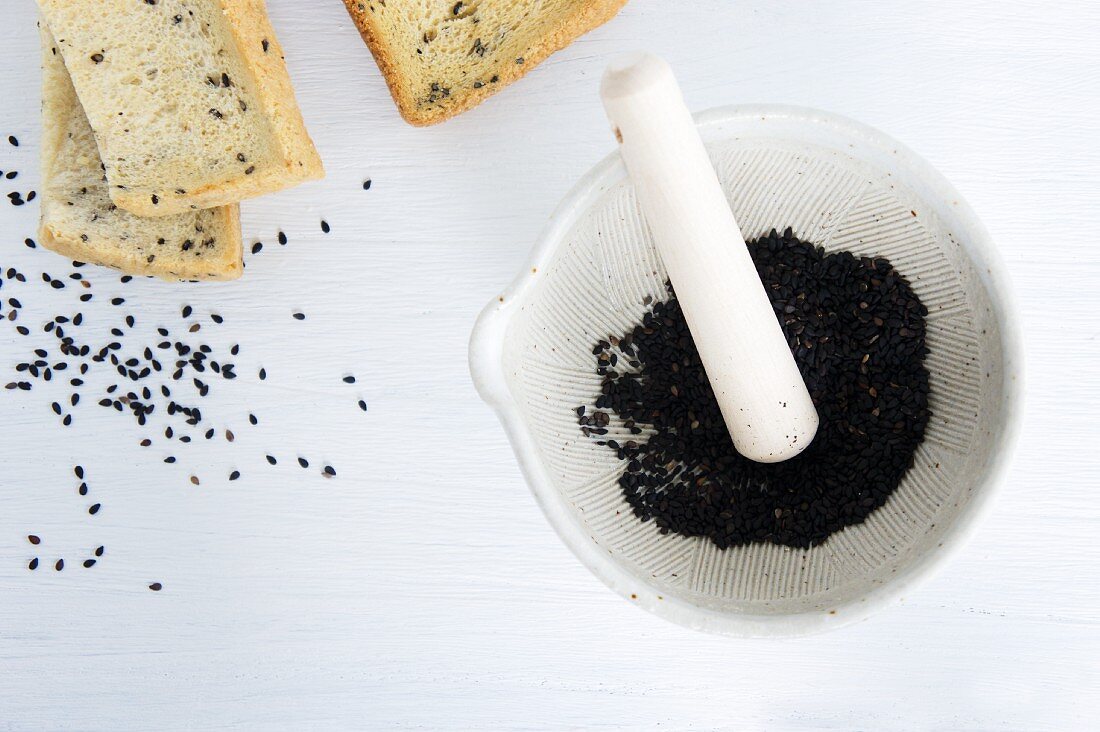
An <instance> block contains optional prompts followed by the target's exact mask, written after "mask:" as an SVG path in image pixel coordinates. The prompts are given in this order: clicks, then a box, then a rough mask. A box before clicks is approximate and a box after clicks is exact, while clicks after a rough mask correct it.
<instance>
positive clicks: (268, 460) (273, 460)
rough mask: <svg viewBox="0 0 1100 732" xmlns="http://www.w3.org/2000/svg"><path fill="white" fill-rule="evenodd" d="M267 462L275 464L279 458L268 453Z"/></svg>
mask: <svg viewBox="0 0 1100 732" xmlns="http://www.w3.org/2000/svg"><path fill="white" fill-rule="evenodd" d="M267 462H268V463H270V464H271V465H275V464H276V463H277V462H278V460H276V459H275V456H273V455H268V456H267Z"/></svg>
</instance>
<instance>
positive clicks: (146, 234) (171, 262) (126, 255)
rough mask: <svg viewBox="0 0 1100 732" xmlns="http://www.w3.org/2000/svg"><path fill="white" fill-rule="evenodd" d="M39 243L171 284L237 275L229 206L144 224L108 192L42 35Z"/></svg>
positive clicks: (53, 49) (235, 219) (71, 94)
mask: <svg viewBox="0 0 1100 732" xmlns="http://www.w3.org/2000/svg"><path fill="white" fill-rule="evenodd" d="M41 35H42V72H43V73H42V80H43V81H42V116H43V137H42V168H43V171H42V173H43V175H42V189H41V196H40V200H41V202H42V207H41V225H40V230H39V242H40V243H41V244H42V245H43V246H45V247H47V248H49V249H52V250H54V251H56V252H58V253H60V254H63V255H65V256H67V257H70V258H72V259H75V260H78V261H81V262H90V263H93V264H100V265H104V266H108V267H113V268H115V269H119V270H121V271H123V272H125V273H127V274H132V275H151V276H155V277H161V278H163V279H172V280H208V279H215V280H228V279H235V278H236V277H239V276H240V274H241V270H242V264H241V256H242V244H241V231H240V221H239V215H238V210H237V206H236V205H232V206H223V207H220V208H214V209H203V210H198V211H187V212H184V213H180V214H172V215H169V216H158V217H155V218H143V217H139V216H135V215H134V214H131V213H129V212H128V211H125V210H124V209H121V208H119V207H118V206H117V205H116V204H115V202H114V201H112V200H111V196H110V194H109V191H108V187H107V178H106V176H105V174H104V167H103V165H102V163H101V162H100V158H99V150H98V149H97V147H96V141H95V137H94V136H93V135H92V128H91V126H90V125H89V124H88V120H87V118H86V117H85V115H84V111H83V110H82V109H81V106H80V102H79V101H78V100H77V96H76V91H75V90H74V89H73V85H72V82H71V80H70V78H69V73H68V71H66V69H65V64H64V63H63V62H62V60H61V55H60V53H59V52H58V48H57V46H56V45H55V44H54V42H53V39H52V37H51V36H50V34H49V32H48V30H46V29H44V28H43V30H42V34H41Z"/></svg>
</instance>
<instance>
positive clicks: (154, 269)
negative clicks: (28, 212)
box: [38, 205, 244, 281]
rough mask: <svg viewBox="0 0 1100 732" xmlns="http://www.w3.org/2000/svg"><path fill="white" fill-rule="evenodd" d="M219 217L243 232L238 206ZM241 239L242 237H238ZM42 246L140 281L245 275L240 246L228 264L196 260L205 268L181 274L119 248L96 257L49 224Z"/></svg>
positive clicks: (228, 228)
mask: <svg viewBox="0 0 1100 732" xmlns="http://www.w3.org/2000/svg"><path fill="white" fill-rule="evenodd" d="M217 215H218V217H219V218H222V219H223V221H222V222H221V225H222V226H224V227H225V230H226V231H231V232H233V231H235V232H240V228H241V222H240V208H239V207H238V206H236V205H231V206H221V207H219V208H218V209H217ZM238 236H239V234H238ZM38 243H39V244H41V245H42V246H44V247H45V248H46V249H49V250H50V251H52V252H56V253H57V254H60V255H62V256H64V257H68V258H69V259H72V260H74V261H77V262H87V263H89V264H96V265H99V266H102V267H110V268H112V269H117V270H119V271H120V272H124V273H125V274H128V275H134V276H139V277H146V276H147V277H157V278H159V279H162V280H168V281H180V280H187V281H192V280H196V281H226V280H235V279H237V278H238V277H240V276H241V273H242V272H243V271H244V263H243V261H242V259H243V255H242V249H241V247H240V246H237V247H227V248H226V254H227V257H226V258H225V261H224V262H215V261H211V260H209V259H204V260H196V261H195V264H196V265H199V264H201V265H203V266H201V267H194V268H190V267H186V268H182V269H180V270H178V271H177V270H170V269H166V268H165V267H164V266H162V265H159V264H158V263H159V262H160V260H155V261H154V263H153V264H149V263H148V262H146V260H145V259H144V258H143V257H141V256H139V255H138V254H137V253H136V252H134V251H132V250H131V251H125V250H123V249H122V248H121V247H120V248H118V249H117V250H116V251H115V252H114V253H113V255H112V256H106V257H104V256H99V255H93V254H91V253H90V252H89V251H88V245H87V244H85V243H84V242H83V241H81V240H80V238H78V237H76V236H73V235H71V234H70V233H66V232H63V231H60V230H58V229H57V228H55V227H54V226H52V225H50V224H49V223H47V222H46V221H43V222H42V223H41V225H40V226H39V228H38Z"/></svg>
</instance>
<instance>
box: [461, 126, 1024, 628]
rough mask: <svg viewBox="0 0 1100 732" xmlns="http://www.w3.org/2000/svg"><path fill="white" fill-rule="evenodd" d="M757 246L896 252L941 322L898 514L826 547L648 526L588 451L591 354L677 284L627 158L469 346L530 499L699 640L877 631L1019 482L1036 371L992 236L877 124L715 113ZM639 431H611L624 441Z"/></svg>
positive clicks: (614, 465)
mask: <svg viewBox="0 0 1100 732" xmlns="http://www.w3.org/2000/svg"><path fill="white" fill-rule="evenodd" d="M697 122H698V124H699V128H700V132H701V134H702V135H703V138H704V141H705V142H706V143H707V145H708V150H709V151H710V153H711V157H712V160H713V161H714V163H715V167H716V169H717V171H718V175H719V178H720V180H721V182H722V184H723V186H724V188H725V189H726V191H727V194H728V197H729V200H730V204H731V206H732V207H733V209H734V213H735V215H736V217H737V219H738V222H739V223H740V225H741V228H742V230H743V233H744V234H745V237H746V239H749V238H753V237H756V236H759V235H761V234H763V233H766V232H767V231H768V230H769V229H771V228H773V227H777V228H783V227H786V226H791V227H793V229H794V232H795V234H796V235H797V236H799V237H800V238H803V239H805V240H808V241H812V242H814V243H816V244H819V245H821V246H824V247H825V248H826V249H827V250H837V249H847V250H850V251H852V252H854V253H856V254H860V255H881V256H886V257H888V258H889V259H890V260H891V261H892V262H893V263H894V264H895V266H896V267H897V268H898V269H899V271H901V272H902V273H904V274H905V275H906V276H907V277H908V278H909V279H910V281H911V282H912V284H913V287H914V289H915V290H916V291H917V293H918V294H919V295H920V296H921V298H922V300H923V302H924V303H925V305H926V306H927V307H928V309H929V316H928V346H929V351H930V353H929V356H928V360H927V364H928V367H929V370H930V372H931V386H932V393H931V395H930V406H931V411H932V414H933V416H932V420H931V422H930V424H929V428H928V431H927V434H926V439H925V442H924V444H923V445H922V446H921V448H920V449H919V450H918V453H917V455H916V458H915V463H914V466H913V468H912V469H911V470H910V471H909V473H908V474H907V476H906V478H905V479H904V480H903V482H902V484H901V486H900V487H899V489H898V490H897V492H896V493H895V494H894V495H893V496H892V497H891V499H890V500H889V501H888V502H887V504H886V505H885V506H884V507H883V508H881V509H879V510H878V511H876V512H875V513H874V514H872V516H871V517H870V518H869V519H868V520H867V521H865V522H864V523H863V524H860V525H858V526H853V527H849V528H848V529H845V530H844V531H841V532H838V533H837V534H834V535H833V536H832V537H830V538H829V539H828V540H827V541H826V542H824V543H823V544H822V545H820V546H816V547H814V548H812V549H810V550H808V551H800V550H792V549H789V548H786V547H778V546H773V545H770V544H756V545H751V546H748V547H740V548H732V549H729V550H726V551H721V550H718V549H716V548H715V547H714V546H713V545H711V544H710V543H708V542H706V541H705V540H702V539H697V538H696V539H689V538H684V537H680V536H676V535H666V536H662V535H661V534H659V533H658V531H657V528H656V527H655V526H654V525H653V524H652V523H644V524H643V523H641V522H639V521H638V520H637V519H636V518H635V517H634V516H633V514H632V513H631V511H630V509H629V507H628V506H627V504H626V503H625V501H624V500H623V498H622V496H621V493H620V489H619V486H618V484H617V478H618V474H619V472H620V471H621V465H620V464H619V463H618V461H617V460H616V459H615V456H614V455H613V454H612V453H610V452H609V451H607V450H604V449H600V448H598V447H597V446H596V445H595V444H594V443H593V442H591V441H589V440H587V439H585V438H583V437H582V436H581V435H580V434H579V432H578V431H577V427H576V420H575V414H574V413H573V412H572V411H571V410H572V408H573V407H575V406H576V405H577V404H581V403H585V402H586V401H587V400H588V399H589V398H590V397H591V395H593V394H595V393H597V392H598V389H599V381H598V378H599V377H598V376H596V375H595V374H594V372H593V370H592V368H591V358H592V357H591V345H592V343H594V342H595V341H596V340H598V339H600V338H603V337H605V336H607V335H609V334H618V333H622V332H624V331H625V330H627V329H628V328H629V327H630V326H631V324H632V323H633V322H635V321H636V320H637V319H638V318H639V317H640V315H641V313H642V312H643V311H644V310H645V306H644V304H643V299H644V298H645V297H646V296H647V295H649V296H653V297H661V296H662V293H663V283H664V280H665V273H664V270H663V267H662V265H661V263H660V261H659V259H658V257H657V255H656V252H655V250H654V247H653V242H652V241H651V238H650V236H649V232H648V230H647V227H646V226H645V223H644V220H643V218H642V216H641V212H640V211H639V210H638V208H637V205H636V201H635V199H634V195H633V191H632V188H631V186H630V185H629V182H628V180H627V178H626V173H625V171H624V169H623V166H622V164H621V161H620V160H619V158H618V155H617V154H615V155H612V156H610V157H608V158H607V159H605V160H604V161H603V162H602V163H601V164H600V165H598V166H597V167H596V168H594V169H593V170H592V171H590V172H589V173H588V174H587V175H586V176H585V177H584V178H583V179H582V180H581V182H580V183H579V184H578V185H577V187H576V188H574V190H573V191H572V192H571V193H570V194H569V195H568V196H567V197H566V199H565V201H564V202H563V203H562V204H561V206H560V208H559V209H558V211H557V213H556V214H555V216H554V218H553V220H552V222H551V224H550V226H549V227H548V229H547V230H546V231H545V233H544V234H543V236H542V238H541V240H540V242H539V244H538V245H537V246H536V248H535V251H534V256H533V259H532V262H531V263H530V265H529V266H527V267H525V268H524V270H523V272H522V273H521V274H520V276H519V278H518V279H517V280H516V281H515V282H514V283H513V285H512V286H511V287H510V288H508V289H507V290H506V291H504V293H503V294H502V295H501V296H500V297H499V298H497V299H496V300H494V301H493V302H492V303H490V305H489V306H488V308H487V309H486V310H485V311H484V312H483V314H482V316H481V318H480V320H479V322H478V325H477V327H476V328H475V331H474V334H473V337H472V341H471V349H470V360H471V369H472V372H473V375H474V381H475V384H476V385H477V387H478V390H479V391H480V393H481V395H482V396H483V398H485V399H486V401H488V402H489V403H490V404H491V405H492V406H493V407H494V408H495V409H496V410H497V412H498V414H499V416H500V418H501V420H502V422H503V424H504V427H505V430H506V432H507V434H508V437H509V439H510V440H511V442H512V445H513V447H514V449H515V452H516V455H517V457H518V459H519V462H520V465H521V466H522V468H523V471H524V473H525V475H526V476H527V479H528V481H529V483H530V485H531V488H532V490H533V492H534V494H535V497H536V498H537V500H538V502H539V504H540V505H541V506H542V508H543V510H544V512H545V513H546V515H547V517H548V518H549V519H550V522H551V523H552V524H553V526H554V527H555V529H556V530H557V531H558V533H559V535H560V536H561V537H562V539H563V540H564V541H565V542H566V544H567V545H568V546H569V547H570V548H571V549H572V550H573V552H574V553H575V554H576V555H577V556H578V557H579V558H580V559H581V561H582V562H584V564H585V565H586V566H587V567H588V568H589V569H591V570H592V571H593V572H594V573H595V574H596V575H597V576H598V577H599V578H600V579H601V580H603V581H604V582H605V583H606V584H607V585H609V586H610V587H611V588H613V589H614V590H615V591H616V592H618V593H619V594H621V595H623V596H624V597H626V598H628V599H630V600H631V601H633V602H636V603H638V604H639V605H641V606H642V607H644V608H646V609H648V610H650V611H652V612H655V613H657V614H658V615H661V616H662V617H665V618H668V619H669V620H673V621H675V622H678V623H681V624H683V625H686V626H689V627H692V628H696V629H699V630H705V631H711V632H718V633H726V634H732V635H742V636H771V635H780V636H781V635H800V634H805V633H811V632H815V631H820V630H824V629H827V628H832V627H838V626H840V625H843V624H847V623H850V622H854V621H856V620H859V619H862V618H864V617H866V616H867V615H868V614H870V613H871V612H873V611H874V610H876V609H879V608H881V607H883V606H885V605H887V604H889V603H891V602H894V601H896V600H898V599H900V598H902V597H903V596H904V594H905V593H906V592H908V591H909V590H910V588H912V587H913V586H914V584H915V583H917V582H918V581H919V580H921V579H924V578H926V577H927V576H929V575H930V573H931V572H932V571H933V570H934V569H935V568H936V567H938V566H940V565H942V563H943V562H944V561H946V559H947V558H948V557H949V555H950V553H951V552H950V550H951V549H952V548H954V547H957V546H959V545H960V544H961V543H962V541H963V540H964V539H965V538H966V536H967V535H968V534H969V533H970V530H971V529H972V528H973V527H974V525H975V523H976V521H977V520H978V518H979V517H980V516H981V515H982V513H983V511H984V509H985V508H986V507H987V506H988V505H989V498H990V497H991V496H992V495H993V494H994V493H995V489H996V488H997V486H998V485H999V484H1000V483H1001V482H1002V479H1003V475H1004V471H1005V466H1006V458H1007V456H1008V455H1009V454H1010V452H1011V447H1012V444H1013V440H1014V436H1015V433H1016V427H1017V421H1018V419H1017V417H1018V415H1019V402H1020V393H1021V391H1020V389H1021V359H1020V356H1019V341H1018V337H1017V335H1016V332H1015V330H1014V326H1013V323H1014V318H1012V317H1011V316H1010V315H1008V313H1009V311H1010V306H1009V302H1008V299H1007V295H1006V293H1005V289H1006V285H1005V283H1004V282H1003V280H1002V277H1001V275H1000V274H998V272H999V267H998V265H997V262H996V255H995V253H994V251H993V247H992V245H991V243H990V241H989V238H988V235H987V234H986V233H985V230H984V228H983V227H982V226H981V224H980V223H979V222H978V221H977V219H976V218H975V216H974V215H973V213H972V212H971V211H970V209H969V208H968V207H967V205H966V204H965V203H964V202H963V201H962V199H961V198H960V197H959V195H958V194H957V193H956V192H955V190H954V189H953V188H952V187H951V185H950V184H949V183H948V182H947V181H946V180H944V179H943V178H942V177H941V176H940V175H939V174H938V173H936V172H935V171H934V170H933V169H932V168H931V167H930V166H928V164H926V163H924V162H923V161H921V160H920V159H919V158H917V157H916V156H915V155H914V154H913V153H911V152H909V151H908V150H906V149H905V148H904V147H902V146H901V145H899V144H898V143H896V142H895V141H893V140H891V139H889V138H888V137H886V136H884V135H882V134H881V133H879V132H877V131H875V130H872V129H870V128H868V127H865V126H863V125H860V124H857V123H855V122H852V121H850V120H846V119H843V118H839V117H836V116H833V115H829V114H826V113H823V112H818V111H813V110H806V109H800V108H791V107H774V106H768V107H763V106H754V107H736V108H724V109H718V110H713V111H709V112H705V113H703V114H701V115H699V116H698V117H697ZM617 428H619V429H621V425H616V424H615V423H614V422H613V423H612V425H611V430H612V431H611V433H610V434H609V437H617V436H618V435H617V432H618V429H617Z"/></svg>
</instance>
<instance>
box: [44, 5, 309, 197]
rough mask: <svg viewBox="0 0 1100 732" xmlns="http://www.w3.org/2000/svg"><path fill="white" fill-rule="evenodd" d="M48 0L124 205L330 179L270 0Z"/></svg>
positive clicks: (51, 21)
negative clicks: (297, 95)
mask: <svg viewBox="0 0 1100 732" xmlns="http://www.w3.org/2000/svg"><path fill="white" fill-rule="evenodd" d="M38 5H39V7H40V8H41V10H42V13H43V15H44V16H45V19H46V23H47V25H48V26H49V28H50V30H51V31H52V33H53V35H54V37H55V38H56V42H57V47H58V48H59V49H60V51H61V54H62V56H63V57H64V60H65V65H66V66H67V67H68V69H69V74H70V76H71V77H72V80H73V85H74V87H75V88H76V92H77V96H78V97H79V98H80V103H81V105H82V106H83V107H84V112H85V113H86V114H87V117H88V120H89V122H90V123H91V125H92V130H93V131H94V132H95V137H96V142H97V143H98V146H99V151H100V157H101V158H102V160H103V163H104V165H105V166H106V172H107V180H108V182H109V183H110V186H111V187H110V194H111V198H112V199H113V200H114V201H115V203H116V204H118V205H119V206H121V207H122V208H124V209H126V210H128V211H130V212H132V213H135V214H137V215H139V216H164V215H168V214H173V213H180V212H183V211H188V210H192V209H201V208H213V207H215V206H222V205H225V204H228V203H235V202H237V201H240V200H242V199H244V198H249V197H252V196H257V195H260V194H263V193H269V192H272V191H277V190H280V189H283V188H287V187H289V186H292V185H295V184H296V183H299V182H302V181H305V180H311V179H316V178H320V177H322V176H323V175H324V171H323V169H322V166H321V160H320V158H319V157H318V155H317V151H316V149H314V147H313V142H312V141H311V140H310V138H309V135H308V133H307V132H306V129H305V124H304V123H303V121H302V115H301V112H300V111H299V110H298V106H297V103H296V102H295V99H294V92H293V89H292V88H291V85H290V79H289V77H288V75H287V70H286V64H285V62H284V60H283V55H282V49H281V48H280V47H279V44H278V42H277V41H276V39H275V33H274V31H273V30H272V28H271V24H270V23H269V21H268V18H267V10H266V7H265V5H264V2H263V0H82V1H81V2H74V0H38Z"/></svg>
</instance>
